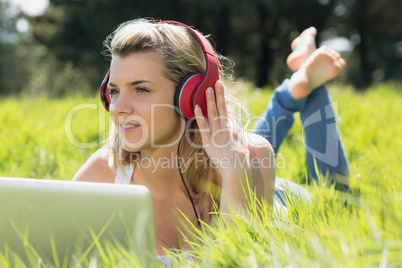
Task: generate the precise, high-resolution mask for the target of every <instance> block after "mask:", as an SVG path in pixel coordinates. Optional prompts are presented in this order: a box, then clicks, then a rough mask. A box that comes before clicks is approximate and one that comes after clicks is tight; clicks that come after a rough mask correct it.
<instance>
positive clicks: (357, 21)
mask: <svg viewBox="0 0 402 268" xmlns="http://www.w3.org/2000/svg"><path fill="white" fill-rule="evenodd" d="M0 1H1V0H0ZM0 3H1V2H0ZM0 12H1V11H0ZM400 14H402V4H401V2H400V0H382V1H369V0H282V1H274V0H202V1H201V0H147V1H135V0H113V1H112V0H74V1H72V0H50V5H49V7H48V8H47V10H46V11H45V13H44V14H43V15H42V16H39V17H31V18H29V20H30V23H31V25H32V33H33V36H34V38H35V40H36V41H37V42H39V43H40V44H41V45H43V46H44V47H46V48H47V53H48V54H47V56H48V57H54V58H55V59H56V60H57V61H58V62H60V63H62V64H63V63H69V64H70V65H69V66H71V68H72V70H81V72H82V76H83V77H85V80H86V81H87V82H88V83H89V84H90V87H91V88H92V90H93V91H94V92H95V90H96V88H97V87H98V84H99V82H100V80H101V79H102V78H103V75H104V73H105V72H106V70H107V68H108V65H109V62H108V61H107V60H105V59H104V57H103V56H102V55H101V52H102V50H103V45H102V43H103V40H104V39H105V38H106V36H107V35H108V34H110V33H111V32H112V31H113V30H114V29H115V27H116V26H117V25H118V24H120V23H122V22H124V21H127V20H130V19H136V18H154V19H157V20H177V21H181V22H183V23H186V24H188V25H193V26H195V27H196V28H197V29H199V30H200V31H201V32H203V33H204V34H209V35H210V38H211V40H213V45H214V46H215V48H216V50H217V51H218V52H219V53H221V54H223V55H225V56H228V57H229V58H231V59H233V60H234V61H235V62H236V66H235V72H236V77H243V78H245V79H247V80H250V81H252V82H254V83H255V84H256V85H257V86H259V87H262V86H265V85H267V84H272V83H277V82H279V81H281V80H282V79H284V78H285V77H288V76H289V75H290V74H291V73H290V71H289V70H288V68H287V67H286V57H287V56H288V55H289V53H290V51H291V50H290V43H291V41H292V39H293V38H295V37H296V36H297V35H298V34H299V33H300V32H301V31H302V30H303V29H305V28H307V27H309V26H312V25H313V26H315V27H316V28H317V29H318V31H319V35H318V36H317V43H319V42H320V38H322V37H323V36H326V37H328V36H332V37H335V36H344V37H347V38H349V39H350V40H352V41H353V42H354V43H355V49H354V51H353V52H352V53H349V54H348V55H344V56H347V57H349V58H350V61H348V79H349V81H351V82H352V83H354V84H355V85H356V86H357V87H361V88H364V87H366V86H367V85H369V84H370V83H372V82H377V81H381V80H384V79H392V78H394V79H399V78H400V72H401V70H402V66H401V60H400V59H401V58H402V22H401V19H400ZM0 15H1V14H0ZM0 45H1V44H0ZM1 49H3V51H4V48H1V47H0V53H4V52H2V50H1ZM349 58H348V59H349ZM3 60H4V59H3ZM349 62H350V64H349ZM66 90H71V89H66Z"/></svg>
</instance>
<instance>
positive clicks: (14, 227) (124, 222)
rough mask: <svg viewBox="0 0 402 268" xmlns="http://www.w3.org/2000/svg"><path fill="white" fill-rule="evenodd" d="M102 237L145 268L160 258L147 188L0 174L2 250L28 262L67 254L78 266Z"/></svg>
mask: <svg viewBox="0 0 402 268" xmlns="http://www.w3.org/2000/svg"><path fill="white" fill-rule="evenodd" d="M98 240H99V243H100V244H101V245H102V249H103V250H105V244H108V243H118V244H119V245H122V246H124V248H126V249H127V250H128V251H129V252H130V250H131V252H134V253H135V255H136V256H133V257H135V258H138V259H137V260H138V261H139V262H140V263H141V264H142V266H144V267H149V266H150V265H151V262H154V261H155V259H156V249H155V236H154V224H153V217H152V206H151V197H150V193H149V190H148V189H147V188H145V187H143V186H138V185H117V184H108V183H89V182H72V181H57V180H39V179H23V178H4V177H0V252H1V253H3V254H4V252H5V251H7V249H8V251H12V252H14V253H16V254H18V255H19V256H20V257H21V258H22V259H23V260H25V261H29V255H31V256H34V257H35V256H37V255H36V254H38V255H39V256H40V257H41V259H42V260H43V261H44V262H45V263H46V262H50V263H51V264H54V263H60V264H62V263H63V261H64V260H65V258H66V259H67V260H68V263H69V264H73V263H74V262H77V261H80V259H81V261H82V260H84V259H85V258H86V261H88V260H90V257H91V254H93V252H94V249H95V251H96V250H97V249H96V248H97V247H99V244H98ZM24 241H25V242H24ZM24 244H25V246H24ZM6 245H7V246H6ZM32 249H34V251H32ZM56 252H57V259H56V255H55V254H56ZM98 252H99V250H98ZM66 256H67V257H66ZM72 256H74V257H72ZM68 266H70V265H68Z"/></svg>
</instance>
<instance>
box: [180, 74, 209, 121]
mask: <svg viewBox="0 0 402 268" xmlns="http://www.w3.org/2000/svg"><path fill="white" fill-rule="evenodd" d="M203 79H204V75H203V74H198V73H190V74H188V75H186V76H185V77H184V78H183V80H181V82H180V84H179V85H178V86H177V88H176V92H175V95H174V106H175V109H176V112H177V113H178V114H179V115H180V117H182V118H186V119H191V118H193V117H194V106H193V98H194V93H195V92H196V90H197V87H198V86H199V84H200V83H201V81H202V80H203ZM201 108H202V107H201ZM205 109H206V107H205ZM203 110H204V109H203Z"/></svg>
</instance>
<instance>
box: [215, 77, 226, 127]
mask: <svg viewBox="0 0 402 268" xmlns="http://www.w3.org/2000/svg"><path fill="white" fill-rule="evenodd" d="M215 95H216V106H217V109H218V113H219V125H220V127H222V128H227V127H228V113H227V109H226V100H225V90H224V86H223V83H222V82H221V81H220V80H218V81H216V83H215Z"/></svg>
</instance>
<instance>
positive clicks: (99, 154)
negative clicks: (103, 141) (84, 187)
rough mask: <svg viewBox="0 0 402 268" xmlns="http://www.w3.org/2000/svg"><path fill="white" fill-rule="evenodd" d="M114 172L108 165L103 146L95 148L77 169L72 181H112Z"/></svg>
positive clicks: (114, 175)
mask: <svg viewBox="0 0 402 268" xmlns="http://www.w3.org/2000/svg"><path fill="white" fill-rule="evenodd" d="M115 177H116V173H115V172H114V171H113V170H112V168H110V167H109V165H108V158H107V157H106V152H105V148H103V147H102V148H100V149H99V150H97V151H96V152H95V153H94V154H93V155H92V156H91V157H90V158H89V159H88V160H87V161H86V162H85V164H84V165H83V166H82V167H81V168H80V169H79V170H78V172H77V174H75V176H74V178H73V181H89V182H107V183H114V181H115Z"/></svg>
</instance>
